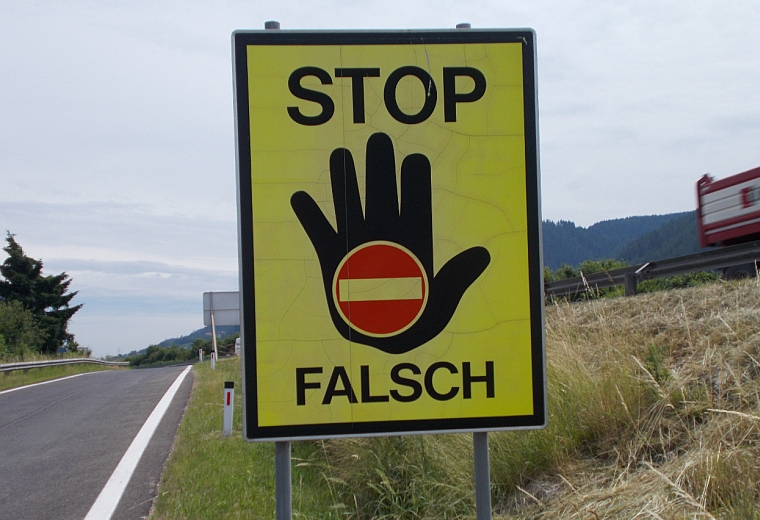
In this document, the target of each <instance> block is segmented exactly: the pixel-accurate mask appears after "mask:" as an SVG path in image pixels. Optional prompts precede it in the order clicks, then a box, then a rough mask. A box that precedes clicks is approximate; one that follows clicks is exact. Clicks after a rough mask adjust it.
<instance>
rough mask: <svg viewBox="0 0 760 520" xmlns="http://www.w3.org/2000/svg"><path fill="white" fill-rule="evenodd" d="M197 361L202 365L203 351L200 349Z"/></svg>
mask: <svg viewBox="0 0 760 520" xmlns="http://www.w3.org/2000/svg"><path fill="white" fill-rule="evenodd" d="M198 361H200V362H201V363H203V349H202V348H199V349H198Z"/></svg>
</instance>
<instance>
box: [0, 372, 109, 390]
mask: <svg viewBox="0 0 760 520" xmlns="http://www.w3.org/2000/svg"><path fill="white" fill-rule="evenodd" d="M101 372H108V370H97V371H95V372H83V373H81V374H74V375H73V376H66V377H59V378H58V379H51V380H50V381H43V382H42V383H32V384H31V385H24V386H17V387H16V388H11V389H10V390H3V391H2V392H0V395H3V394H10V393H11V392H15V391H16V390H23V389H24V388H31V387H33V386H40V385H46V384H48V383H55V382H57V381H63V380H64V379H71V378H72V377H79V376H84V375H87V374H99V373H101Z"/></svg>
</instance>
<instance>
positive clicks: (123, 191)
mask: <svg viewBox="0 0 760 520" xmlns="http://www.w3.org/2000/svg"><path fill="white" fill-rule="evenodd" d="M266 20H279V21H280V22H281V24H282V28H283V29H372V28H382V29H410V28H453V27H454V26H455V25H456V24H457V23H458V22H470V23H472V25H473V27H476V28H491V27H499V28H504V27H532V28H533V29H535V30H536V33H537V47H538V77H539V81H538V88H539V118H540V126H539V132H540V154H541V176H542V190H543V194H542V196H543V198H542V211H543V216H544V218H547V219H552V220H560V219H562V220H572V221H574V222H576V223H577V224H579V225H583V226H588V225H590V224H593V223H594V222H597V221H600V220H606V219H613V218H620V217H626V216H631V215H648V214H660V213H671V212H676V211H686V210H691V209H694V207H695V204H696V203H695V194H694V191H695V188H694V185H695V182H696V180H697V179H698V178H699V177H700V176H701V175H702V174H704V173H707V172H709V173H711V174H712V175H713V176H716V177H725V176H728V175H731V174H734V173H738V172H740V171H744V170H747V169H750V168H753V167H756V166H760V146H758V144H759V143H760V88H758V86H760V31H758V29H757V23H758V21H760V2H756V1H754V0H741V1H738V0H737V1H731V0H728V1H723V2H712V1H700V0H689V1H671V2H663V1H662V0H657V1H647V0H636V1H591V0H586V1H582V0H578V1H566V2H549V1H541V0H529V1H528V0H510V1H506V0H499V1H495V0H494V1H487V0H469V1H467V2H465V1H464V0H459V1H456V2H454V1H447V0H436V1H433V0H399V1H389V2H358V1H353V2H352V1H346V0H312V1H309V2H306V1H299V2H295V1H289V0H278V1H276V2H275V1H266V2H263V1H256V0H248V1H245V2H242V1H226V2H201V1H193V0H183V1H176V2H174V1H156V0H151V1H147V0H130V1H108V0H97V1H94V0H92V1H85V0H68V1H67V0H56V1H46V2H41V1H34V0H24V1H23V2H19V1H15V0H0V229H2V230H10V231H11V232H12V233H14V234H16V235H17V236H16V239H17V240H18V242H19V243H20V244H21V245H22V247H24V249H25V251H26V253H27V254H29V255H30V256H33V257H35V258H42V260H43V261H44V265H45V273H47V274H57V273H59V272H61V271H66V272H67V273H68V274H69V275H71V277H72V278H73V280H74V281H73V283H72V285H71V289H73V290H77V291H79V295H78V296H77V298H76V299H75V302H76V303H84V304H85V306H84V308H83V309H82V310H81V311H80V312H79V313H78V314H77V315H76V316H75V317H74V318H73V319H72V322H71V326H70V330H71V331H72V332H73V333H74V334H75V335H76V337H77V340H78V341H79V342H80V344H82V345H83V346H86V347H90V348H92V349H93V352H94V353H95V355H98V356H101V355H105V354H115V353H117V351H121V352H122V353H124V352H128V351H130V350H133V349H140V348H144V347H146V346H147V345H148V344H150V343H156V342H159V341H161V340H163V339H165V338H168V337H174V336H180V335H184V334H187V333H189V332H191V331H192V330H194V329H196V328H200V327H201V326H202V325H203V323H202V315H201V309H202V305H201V294H202V293H203V292H204V291H209V290H214V291H224V290H237V243H236V206H235V190H236V188H235V150H234V114H233V109H232V72H231V51H230V34H231V32H232V31H233V30H235V29H245V28H249V29H261V28H263V25H264V22H265V21H266ZM3 258H4V255H3Z"/></svg>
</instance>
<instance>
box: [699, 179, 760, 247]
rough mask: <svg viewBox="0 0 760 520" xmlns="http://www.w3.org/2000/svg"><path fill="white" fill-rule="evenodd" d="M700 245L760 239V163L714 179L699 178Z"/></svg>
mask: <svg viewBox="0 0 760 520" xmlns="http://www.w3.org/2000/svg"><path fill="white" fill-rule="evenodd" d="M697 227H698V229H699V245H700V247H708V246H728V245H732V244H740V243H744V242H751V241H753V240H758V239H760V167H758V168H754V169H752V170H749V171H746V172H742V173H737V174H736V175H732V176H731V177H726V178H725V179H720V180H714V179H713V178H712V177H710V176H709V175H704V176H702V178H701V179H699V181H697Z"/></svg>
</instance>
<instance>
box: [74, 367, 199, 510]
mask: <svg viewBox="0 0 760 520" xmlns="http://www.w3.org/2000/svg"><path fill="white" fill-rule="evenodd" d="M192 368H193V367H192V366H189V367H187V368H185V370H183V371H182V373H181V374H180V375H178V376H177V379H175V380H174V383H172V386H170V387H169V389H168V390H167V391H166V393H165V394H164V396H163V397H162V398H161V400H160V401H159V402H158V404H157V405H156V407H155V408H154V409H153V411H152V412H151V414H150V416H149V417H148V419H147V420H146V421H145V424H143V426H142V428H140V431H139V432H137V435H136V436H135V438H134V440H133V441H132V444H130V445H129V448H127V451H126V452H125V453H124V456H123V457H122V458H121V461H119V465H118V466H116V469H115V470H113V473H112V474H111V478H109V479H108V482H106V485H105V487H104V488H103V490H102V491H101V492H100V494H99V495H98V498H97V499H96V500H95V503H94V504H92V507H91V508H90V512H89V513H87V516H86V517H85V520H109V519H110V518H111V516H112V515H113V512H114V511H115V510H116V506H117V505H119V500H121V496H122V495H123V494H124V490H125V489H127V484H129V481H130V479H131V478H132V474H133V473H134V472H135V468H136V467H137V463H138V462H140V458H142V454H143V452H144V451H145V448H147V447H148V443H149V442H150V439H151V438H152V437H153V434H154V433H155V431H156V428H158V425H159V423H160V422H161V419H162V418H163V417H164V414H165V413H166V410H168V409H169V405H170V404H171V402H172V399H174V395H175V394H176V393H177V390H179V386H180V385H181V384H182V381H184V380H185V376H187V373H188V372H190V370H191V369H192Z"/></svg>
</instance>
